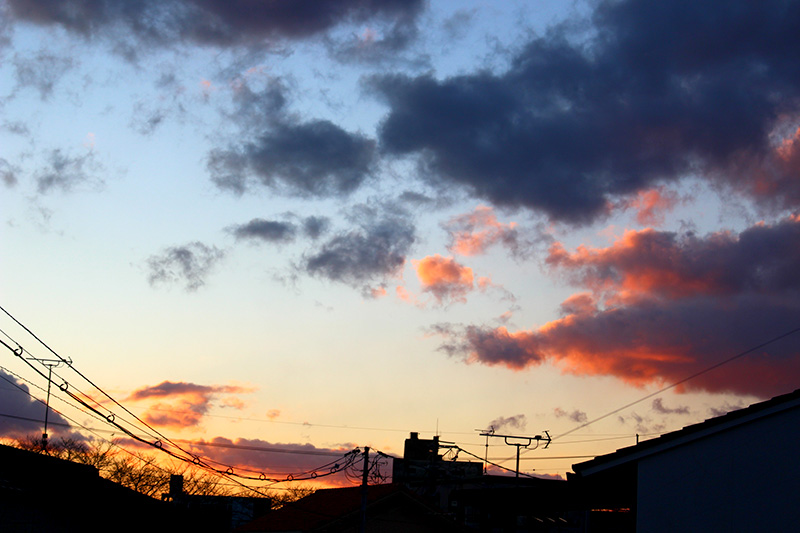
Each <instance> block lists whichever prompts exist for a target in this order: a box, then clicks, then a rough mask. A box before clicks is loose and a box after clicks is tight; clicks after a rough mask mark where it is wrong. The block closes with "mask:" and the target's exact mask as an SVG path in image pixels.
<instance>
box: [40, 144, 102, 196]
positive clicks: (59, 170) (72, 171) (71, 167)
mask: <svg viewBox="0 0 800 533" xmlns="http://www.w3.org/2000/svg"><path fill="white" fill-rule="evenodd" d="M46 160H47V166H45V167H43V168H40V169H39V170H38V171H36V173H35V174H34V177H35V179H36V188H37V190H38V191H39V192H40V193H42V194H46V193H49V192H50V191H52V190H54V189H60V190H61V191H62V192H70V191H72V190H73V189H74V188H75V187H77V186H78V185H82V184H86V183H94V184H102V179H100V178H98V177H97V176H96V173H97V171H98V170H99V169H100V168H101V166H100V164H99V163H98V162H97V160H96V159H95V155H94V152H92V151H87V152H86V153H84V154H83V155H72V154H69V153H67V152H64V151H63V150H61V149H55V150H52V151H50V152H49V153H48V154H47V155H46Z"/></svg>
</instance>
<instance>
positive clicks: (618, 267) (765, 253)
mask: <svg viewBox="0 0 800 533" xmlns="http://www.w3.org/2000/svg"><path fill="white" fill-rule="evenodd" d="M546 263H547V264H548V265H549V266H550V267H551V268H553V269H554V270H556V271H558V272H560V273H562V274H564V275H565V276H566V277H567V279H568V281H570V282H571V283H573V284H576V285H582V286H584V287H586V288H587V289H589V290H591V291H592V292H593V293H594V294H596V295H598V296H603V297H604V299H605V300H604V301H605V303H606V304H612V305H617V304H621V303H629V302H633V301H636V300H638V299H642V298H666V299H680V298H684V297H687V296H691V295H697V294H717V295H724V294H728V295H731V294H736V293H739V292H741V291H745V290H755V291H759V292H771V291H775V290H784V289H789V288H800V276H797V275H796V272H800V222H798V220H797V219H795V218H792V217H790V218H787V219H785V220H783V221H781V222H779V223H777V224H773V225H768V224H763V223H760V224H756V225H754V226H752V227H750V228H748V229H746V230H744V231H743V232H741V233H740V234H738V235H737V234H735V233H732V232H718V233H713V234H711V235H708V236H706V237H705V238H701V237H697V236H695V235H693V234H691V233H689V234H684V235H678V234H676V233H670V232H660V231H656V230H653V229H649V228H648V229H644V230H641V231H626V232H625V234H624V235H623V236H622V237H621V238H620V239H618V240H617V241H615V242H614V243H613V244H612V245H611V246H609V247H606V248H590V247H587V246H579V247H578V248H577V249H576V250H575V252H573V253H570V252H568V251H567V250H566V249H565V248H564V246H563V245H562V244H561V243H558V242H556V243H554V244H553V245H551V247H550V251H549V254H548V257H547V259H546Z"/></svg>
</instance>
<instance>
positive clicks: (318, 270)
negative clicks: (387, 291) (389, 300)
mask: <svg viewBox="0 0 800 533" xmlns="http://www.w3.org/2000/svg"><path fill="white" fill-rule="evenodd" d="M352 222H353V224H354V225H355V228H354V229H350V230H347V231H342V232H339V233H337V234H335V235H333V236H332V237H330V238H329V239H327V240H326V241H324V242H322V243H321V245H320V246H319V248H318V249H316V250H314V251H312V252H310V253H307V254H306V255H305V256H304V257H303V260H302V262H301V264H300V266H299V268H300V269H301V270H302V271H304V272H305V273H307V274H309V275H312V276H318V277H321V278H325V279H328V280H331V281H337V282H343V283H348V284H351V285H363V284H366V283H369V282H371V281H374V280H376V279H377V280H382V279H384V278H386V277H387V276H391V275H393V274H395V273H397V272H398V271H399V270H400V269H401V268H402V267H403V265H404V264H405V262H406V257H407V255H408V252H409V250H410V248H411V246H412V245H413V244H414V240H415V238H416V236H415V232H416V229H415V227H414V224H413V222H412V221H411V218H410V216H409V214H408V213H406V212H405V211H403V210H402V209H399V208H397V207H393V206H380V207H377V208H375V207H368V206H364V205H362V206H357V207H356V208H354V209H353V215H352Z"/></svg>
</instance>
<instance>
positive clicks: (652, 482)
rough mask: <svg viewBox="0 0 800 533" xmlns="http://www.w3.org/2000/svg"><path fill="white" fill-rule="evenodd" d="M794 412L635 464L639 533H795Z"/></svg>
mask: <svg viewBox="0 0 800 533" xmlns="http://www.w3.org/2000/svg"><path fill="white" fill-rule="evenodd" d="M799 442H800V408H794V409H792V410H789V411H784V412H782V413H778V414H775V415H772V416H769V417H767V418H764V419H761V420H757V421H753V422H751V423H748V424H744V425H743V426H739V427H737V428H734V429H730V430H727V431H724V432H721V433H718V434H715V435H712V436H709V437H706V438H703V439H700V440H697V441H694V442H692V443H688V444H685V445H683V446H679V447H676V448H672V449H669V450H667V451H665V452H662V453H660V454H657V455H654V456H651V457H648V458H645V459H642V460H640V461H639V476H638V494H637V500H638V514H637V531H647V532H660V531H664V532H674V531H704V532H705V531H725V532H736V531H797V528H798V524H800V454H798V443H799Z"/></svg>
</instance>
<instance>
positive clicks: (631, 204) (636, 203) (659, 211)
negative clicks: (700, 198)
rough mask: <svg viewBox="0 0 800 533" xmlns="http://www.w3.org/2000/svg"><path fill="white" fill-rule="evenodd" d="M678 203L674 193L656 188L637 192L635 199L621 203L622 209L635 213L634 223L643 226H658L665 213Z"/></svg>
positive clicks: (662, 188)
mask: <svg viewBox="0 0 800 533" xmlns="http://www.w3.org/2000/svg"><path fill="white" fill-rule="evenodd" d="M679 202H680V199H679V198H678V194H677V193H676V192H675V191H670V190H666V189H664V187H658V188H655V189H649V190H646V191H639V193H638V194H637V195H636V197H634V198H632V199H630V200H627V201H625V202H623V203H622V206H621V207H622V208H625V209H627V208H630V209H634V210H635V211H636V221H637V222H638V223H639V224H641V225H643V226H660V225H662V224H663V223H664V217H665V216H666V214H667V213H669V212H670V211H672V210H673V209H675V207H676V206H677V205H678V203H679Z"/></svg>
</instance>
